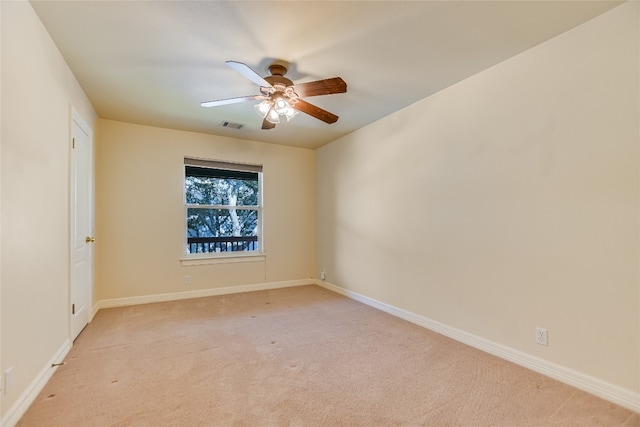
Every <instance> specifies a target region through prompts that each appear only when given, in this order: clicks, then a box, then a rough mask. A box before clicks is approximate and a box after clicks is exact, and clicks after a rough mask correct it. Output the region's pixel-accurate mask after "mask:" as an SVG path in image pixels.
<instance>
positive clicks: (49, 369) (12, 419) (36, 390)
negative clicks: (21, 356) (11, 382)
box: [0, 340, 71, 427]
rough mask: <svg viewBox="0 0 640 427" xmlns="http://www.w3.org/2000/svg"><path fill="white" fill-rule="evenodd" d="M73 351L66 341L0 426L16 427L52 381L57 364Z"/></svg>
mask: <svg viewBox="0 0 640 427" xmlns="http://www.w3.org/2000/svg"><path fill="white" fill-rule="evenodd" d="M69 350H71V341H70V340H66V341H65V342H64V344H63V345H62V347H60V349H59V350H58V351H57V352H56V354H55V355H54V356H53V357H52V358H51V359H50V360H49V362H47V364H46V365H45V366H44V367H43V368H42V370H41V371H40V373H38V375H36V377H35V378H34V379H33V381H32V382H31V384H29V386H28V387H27V388H26V389H25V391H24V392H23V393H22V394H21V395H20V397H18V399H16V401H15V403H14V404H13V406H11V408H9V410H8V411H7V412H6V414H4V416H3V417H2V421H1V422H0V425H2V426H4V427H13V426H15V425H16V424H17V423H18V421H20V418H22V416H23V415H24V414H25V412H27V409H29V406H31V404H32V403H33V402H34V401H35V400H36V398H37V397H38V394H40V392H41V391H42V389H43V388H44V386H45V385H47V382H49V380H50V379H51V377H52V376H53V374H54V373H55V372H56V371H57V370H58V367H57V366H53V364H55V363H60V362H61V361H62V360H64V358H65V357H66V356H67V353H69Z"/></svg>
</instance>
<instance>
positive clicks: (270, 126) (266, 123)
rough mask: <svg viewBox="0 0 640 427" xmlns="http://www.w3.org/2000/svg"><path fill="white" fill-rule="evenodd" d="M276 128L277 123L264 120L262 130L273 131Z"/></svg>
mask: <svg viewBox="0 0 640 427" xmlns="http://www.w3.org/2000/svg"><path fill="white" fill-rule="evenodd" d="M274 127H276V124H275V123H271V122H270V121H269V120H267V119H264V120H262V129H273V128H274Z"/></svg>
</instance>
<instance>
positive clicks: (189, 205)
mask: <svg viewBox="0 0 640 427" xmlns="http://www.w3.org/2000/svg"><path fill="white" fill-rule="evenodd" d="M261 170H262V168H261V167H259V166H253V165H242V164H233V163H223V162H213V161H204V160H196V159H185V214H186V237H187V244H186V253H187V254H202V253H208V254H213V255H215V254H222V253H228V252H248V251H256V252H261V250H260V248H261V246H262V245H261V244H262V242H261V239H260V231H261V226H260V220H261V218H260V213H261V203H260V201H261V194H260V184H261V175H262V173H261Z"/></svg>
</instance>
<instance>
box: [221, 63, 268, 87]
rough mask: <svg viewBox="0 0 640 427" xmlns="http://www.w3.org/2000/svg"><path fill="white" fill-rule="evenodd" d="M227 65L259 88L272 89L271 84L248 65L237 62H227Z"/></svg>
mask: <svg viewBox="0 0 640 427" xmlns="http://www.w3.org/2000/svg"><path fill="white" fill-rule="evenodd" d="M225 64H227V65H228V66H229V67H231V68H233V69H234V70H236V71H237V72H239V73H240V74H242V75H243V76H245V77H246V78H248V79H249V80H251V81H252V82H254V83H255V84H257V85H258V86H264V87H271V83H269V82H268V81H266V80H265V79H263V78H262V77H260V75H259V74H258V73H256V72H255V71H253V70H252V69H251V68H250V67H249V66H248V65H247V64H244V63H242V62H237V61H226V62H225Z"/></svg>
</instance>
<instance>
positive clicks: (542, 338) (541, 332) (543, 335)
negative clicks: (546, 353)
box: [536, 328, 547, 345]
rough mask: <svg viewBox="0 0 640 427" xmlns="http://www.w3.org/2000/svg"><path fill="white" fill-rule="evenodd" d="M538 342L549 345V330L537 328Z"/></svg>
mask: <svg viewBox="0 0 640 427" xmlns="http://www.w3.org/2000/svg"><path fill="white" fill-rule="evenodd" d="M536 344H540V345H547V330H546V329H544V328H536Z"/></svg>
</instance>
